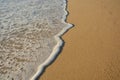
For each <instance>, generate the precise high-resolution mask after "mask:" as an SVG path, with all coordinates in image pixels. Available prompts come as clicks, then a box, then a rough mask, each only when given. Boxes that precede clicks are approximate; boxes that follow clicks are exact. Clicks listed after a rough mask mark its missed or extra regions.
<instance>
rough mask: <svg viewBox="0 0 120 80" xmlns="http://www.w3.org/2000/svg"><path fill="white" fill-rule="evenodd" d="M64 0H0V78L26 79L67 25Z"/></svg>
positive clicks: (49, 50)
mask: <svg viewBox="0 0 120 80" xmlns="http://www.w3.org/2000/svg"><path fill="white" fill-rule="evenodd" d="M65 8H66V1H65V0H0V80H28V79H30V78H31V77H32V76H34V74H35V73H36V72H37V68H38V66H39V65H40V64H42V63H44V61H45V60H46V59H47V58H48V57H49V56H50V54H51V53H52V51H53V48H54V46H55V45H56V44H57V41H56V40H55V35H57V34H58V33H60V31H62V30H63V29H64V28H66V27H68V23H65V22H63V20H64V19H65V18H66V15H67V14H66V11H65Z"/></svg>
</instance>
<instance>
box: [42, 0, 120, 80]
mask: <svg viewBox="0 0 120 80" xmlns="http://www.w3.org/2000/svg"><path fill="white" fill-rule="evenodd" d="M119 4H120V1H119V0H68V10H69V12H70V15H69V16H68V22H70V23H73V24H75V27H74V28H72V29H71V30H69V31H68V32H67V33H66V34H65V35H64V36H63V39H64V40H65V46H64V49H63V51H62V53H61V54H60V55H59V56H58V58H57V59H56V61H55V62H54V63H53V64H52V65H50V66H49V67H48V68H47V69H46V71H45V73H44V74H43V75H42V76H41V79H40V80H120V15H119V14H120V5H119Z"/></svg>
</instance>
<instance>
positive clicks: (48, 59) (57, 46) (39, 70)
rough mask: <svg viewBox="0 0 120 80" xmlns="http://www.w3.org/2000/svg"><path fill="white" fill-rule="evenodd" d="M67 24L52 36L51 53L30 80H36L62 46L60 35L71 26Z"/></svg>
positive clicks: (66, 13) (64, 21) (64, 20)
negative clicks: (53, 42)
mask: <svg viewBox="0 0 120 80" xmlns="http://www.w3.org/2000/svg"><path fill="white" fill-rule="evenodd" d="M64 1H65V7H64V12H65V16H64V17H63V19H62V22H63V23H65V24H66V23H67V22H66V18H67V16H68V14H69V13H68V11H67V0H64ZM67 25H68V26H66V27H65V28H63V29H62V31H61V32H59V33H58V34H57V35H55V36H54V37H55V40H56V41H57V44H56V45H55V47H54V48H53V50H52V53H51V54H50V56H49V57H48V58H47V60H45V62H43V63H42V64H40V65H39V66H38V69H37V72H36V73H35V74H34V76H32V77H31V78H30V80H36V78H37V77H38V76H40V74H41V73H42V72H43V70H44V68H45V67H46V66H47V65H49V64H50V63H51V62H52V61H53V60H54V59H55V55H57V54H58V53H59V51H60V47H62V46H63V40H62V39H61V36H62V35H63V34H64V33H65V32H67V31H68V30H69V29H70V28H72V27H73V25H72V24H69V23H67Z"/></svg>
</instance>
